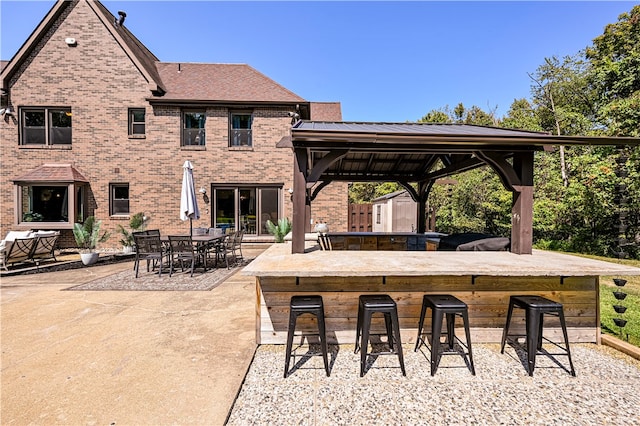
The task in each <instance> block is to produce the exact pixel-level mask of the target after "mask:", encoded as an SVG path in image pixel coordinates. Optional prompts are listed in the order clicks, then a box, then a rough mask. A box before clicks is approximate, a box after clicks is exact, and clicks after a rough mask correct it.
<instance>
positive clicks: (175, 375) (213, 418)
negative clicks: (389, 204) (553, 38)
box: [0, 247, 640, 425]
mask: <svg viewBox="0 0 640 426" xmlns="http://www.w3.org/2000/svg"><path fill="white" fill-rule="evenodd" d="M244 250H245V249H244V247H243V251H244ZM260 251H261V250H254V251H253V252H251V251H246V252H245V256H246V257H253V256H255V255H257V254H258V253H259V252H260ZM131 267H132V263H131V262H124V263H117V264H109V265H102V266H96V267H91V268H83V269H76V270H70V271H59V272H49V273H40V274H31V275H16V276H10V277H3V278H2V281H1V297H2V300H1V321H2V335H1V337H2V341H1V344H2V359H1V361H2V378H1V379H2V380H1V391H2V395H1V410H0V413H1V418H0V423H1V424H3V425H25V424H47V425H80V424H86V425H94V424H95V425H105V424H107V425H125V424H130V425H133V424H136V425H143V424H144V425H150V424H154V425H165V424H167V425H168V424H193V425H204V424H207V425H220V424H224V423H225V422H226V421H227V417H228V416H229V415H230V417H229V418H228V420H229V424H236V425H245V424H292V423H301V424H389V423H393V424H425V423H431V424H439V423H441V424H456V423H457V424H466V423H469V422H472V423H475V424H500V423H502V424H530V423H536V422H538V423H540V424H543V423H544V424H552V423H557V424H601V423H603V422H610V423H621V424H633V423H634V422H635V423H638V422H639V421H640V419H639V418H638V412H637V407H638V406H639V405H640V396H639V395H638V393H637V389H638V387H640V363H639V362H638V361H636V360H634V359H632V358H630V357H628V356H626V355H623V354H621V353H619V352H617V351H615V350H613V349H611V348H607V347H604V346H596V345H590V344H580V345H575V350H574V352H575V355H574V364H575V365H576V370H577V374H578V376H577V377H576V378H572V377H571V376H570V375H569V374H567V373H566V371H564V370H563V369H561V368H559V367H558V366H557V365H556V364H554V363H552V362H550V361H546V362H545V361H544V360H543V359H541V361H540V362H539V367H538V368H537V369H536V374H535V376H534V377H533V378H529V377H528V376H527V375H526V372H525V370H524V367H523V366H522V364H521V361H520V360H519V359H518V354H517V352H516V351H515V349H513V348H511V347H510V348H508V350H507V351H506V352H507V353H506V354H505V355H500V354H499V348H497V347H495V345H493V346H492V345H477V348H476V347H475V346H474V351H475V353H474V355H475V357H476V359H475V362H476V370H477V373H478V375H477V376H475V377H474V376H471V375H470V374H469V372H468V370H466V368H464V366H463V364H461V359H459V358H458V357H456V356H451V357H445V358H443V364H442V367H441V369H439V370H438V373H437V375H436V376H435V377H433V378H432V377H430V376H429V375H428V374H427V373H426V366H427V365H428V361H427V360H426V359H425V356H424V354H423V353H422V352H417V353H415V352H413V351H412V348H410V347H408V346H405V356H406V358H405V361H406V363H407V377H402V375H401V373H400V372H399V369H398V368H397V360H396V359H395V357H380V358H378V359H377V360H376V361H375V362H374V363H373V364H372V365H371V368H370V369H369V371H368V372H367V374H366V375H365V377H363V378H360V377H359V375H358V361H357V360H358V357H357V356H354V354H353V350H352V349H353V347H352V346H350V345H341V346H339V347H338V346H335V347H333V350H334V354H335V355H336V356H335V357H332V358H333V365H332V375H331V377H329V378H327V377H325V376H324V373H323V370H322V369H321V367H320V366H321V361H320V359H319V358H318V357H314V358H311V359H310V360H308V362H304V363H299V364H298V368H297V369H296V370H295V371H294V372H293V373H292V375H291V376H290V377H289V378H288V379H286V380H285V379H282V369H283V350H284V349H283V347H282V346H269V345H266V346H261V347H259V348H258V350H257V352H256V344H255V323H254V321H255V309H256V308H255V282H254V277H251V276H244V275H242V274H240V273H237V274H235V275H233V276H232V277H231V278H230V279H229V280H227V281H226V282H225V283H223V284H222V285H220V286H218V287H216V288H214V289H213V290H212V291H161V292H160V291H61V290H63V289H66V288H69V287H71V286H74V285H77V284H81V283H85V282H88V281H91V280H94V279H97V278H100V277H104V276H107V275H110V274H114V273H116V272H119V271H122V270H124V269H125V268H131ZM167 278H168V277H167ZM573 348H574V346H572V349H573ZM301 351H302V352H301V353H304V352H305V349H304V348H302V349H301ZM254 355H255V358H254ZM563 358H564V357H559V361H560V362H563V361H565V359H563ZM300 360H301V359H300V358H298V359H297V361H300ZM318 362H320V363H318ZM456 366H461V367H462V368H457V367H456ZM238 395H239V397H238V399H237V400H236V396H238ZM537 398H543V399H542V400H544V401H546V402H545V403H544V404H539V403H537V402H536V401H539V400H538V399H537Z"/></svg>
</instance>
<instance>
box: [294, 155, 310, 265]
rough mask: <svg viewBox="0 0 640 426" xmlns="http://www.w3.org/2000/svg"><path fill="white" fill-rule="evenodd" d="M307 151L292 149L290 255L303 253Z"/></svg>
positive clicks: (305, 219)
mask: <svg viewBox="0 0 640 426" xmlns="http://www.w3.org/2000/svg"><path fill="white" fill-rule="evenodd" d="M306 167H307V151H306V150H305V149H294V156H293V212H292V216H293V217H292V219H291V220H292V224H291V253H292V254H295V253H304V234H305V230H306V224H305V221H308V219H307V199H308V197H307V180H306V178H305V170H306Z"/></svg>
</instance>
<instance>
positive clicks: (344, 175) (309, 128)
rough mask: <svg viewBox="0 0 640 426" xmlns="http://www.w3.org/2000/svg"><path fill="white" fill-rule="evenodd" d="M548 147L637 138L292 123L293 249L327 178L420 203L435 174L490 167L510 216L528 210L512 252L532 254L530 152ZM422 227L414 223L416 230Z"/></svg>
mask: <svg viewBox="0 0 640 426" xmlns="http://www.w3.org/2000/svg"><path fill="white" fill-rule="evenodd" d="M553 145H612V146H624V145H634V146H638V145H640V138H632V137H604V136H554V135H550V134H547V133H541V132H530V131H523V130H514V129H504V128H499V127H487V126H477V125H467V124H441V123H366V122H365V123H363V122H317V121H316V122H314V121H298V122H297V123H295V124H294V125H293V127H292V129H291V136H290V137H284V138H283V139H282V140H281V141H280V142H279V143H278V147H281V148H284V147H289V148H291V149H293V151H294V153H295V158H296V166H295V170H294V215H293V216H294V235H293V243H294V244H293V246H294V247H293V251H294V252H301V250H302V251H303V249H304V241H303V239H302V238H304V235H303V234H304V229H303V225H300V224H299V225H298V228H297V229H296V225H295V221H296V220H298V221H299V222H300V223H302V224H304V223H305V222H306V223H307V224H308V223H309V221H308V220H306V221H305V222H303V221H302V220H300V219H298V218H297V217H296V216H297V215H300V214H302V213H301V212H303V211H305V210H306V208H305V209H302V210H301V209H300V206H296V200H297V203H303V204H305V205H306V204H310V203H311V201H313V199H315V197H316V195H317V194H318V192H319V191H320V190H322V188H324V187H325V186H326V185H328V184H329V183H331V182H332V181H347V182H363V181H396V182H399V183H400V184H402V185H403V186H404V187H405V188H406V189H407V190H408V191H409V192H410V193H411V195H412V197H413V198H414V199H415V200H416V201H418V203H419V205H420V207H421V208H424V205H425V203H426V197H427V195H428V193H429V190H430V188H431V186H432V185H433V183H434V182H435V180H436V179H438V178H442V177H446V176H450V175H452V174H455V173H459V172H463V171H467V170H471V169H474V168H477V167H480V166H483V165H489V166H491V167H492V168H493V169H494V170H495V171H496V172H497V173H498V175H499V176H500V178H501V180H502V183H503V184H504V185H505V187H506V188H507V189H509V190H511V191H512V192H513V193H514V215H517V216H518V218H520V217H522V216H523V214H525V213H526V215H525V219H524V222H523V223H522V224H518V230H517V232H516V231H514V232H516V233H517V235H514V232H512V240H513V239H515V240H516V241H515V245H516V246H518V245H519V244H520V242H521V240H524V248H519V249H518V250H520V252H523V253H525V252H527V251H529V252H530V250H531V248H530V238H531V232H532V230H531V222H530V216H531V212H530V211H529V210H532V205H533V153H534V152H535V151H540V150H542V149H546V148H551V147H552V146H553ZM302 179H304V181H303V180H302ZM412 183H413V184H418V190H416V189H415V188H414V187H412V186H411V184H412ZM299 191H300V192H299ZM523 193H525V194H526V196H525V197H520V195H522V194H523ZM522 202H524V204H521V203H522ZM296 213H297V214H296ZM518 220H519V219H518ZM420 225H422V226H420ZM423 228H424V223H422V224H419V227H418V229H419V232H424V229H423ZM527 228H528V229H527ZM514 237H515V238H514ZM512 247H513V244H512Z"/></svg>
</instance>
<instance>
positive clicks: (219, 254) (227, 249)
mask: <svg viewBox="0 0 640 426" xmlns="http://www.w3.org/2000/svg"><path fill="white" fill-rule="evenodd" d="M235 234H236V233H235V232H231V233H229V234H227V235H225V236H224V238H222V239H221V240H219V241H218V242H217V243H216V244H215V245H213V246H212V251H213V253H214V255H215V257H216V266H217V265H218V262H219V261H224V263H225V264H226V265H227V269H229V257H231V258H233V259H234V261H235V257H234V254H235V252H234V244H235V236H236V235H235Z"/></svg>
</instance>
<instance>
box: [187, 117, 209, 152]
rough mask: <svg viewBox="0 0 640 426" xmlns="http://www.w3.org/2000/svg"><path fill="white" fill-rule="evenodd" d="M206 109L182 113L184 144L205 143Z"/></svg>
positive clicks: (201, 144) (202, 144)
mask: <svg viewBox="0 0 640 426" xmlns="http://www.w3.org/2000/svg"><path fill="white" fill-rule="evenodd" d="M205 116H206V115H205V113H204V111H185V112H183V113H182V146H193V145H200V146H204V145H205V129H204V123H205Z"/></svg>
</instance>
